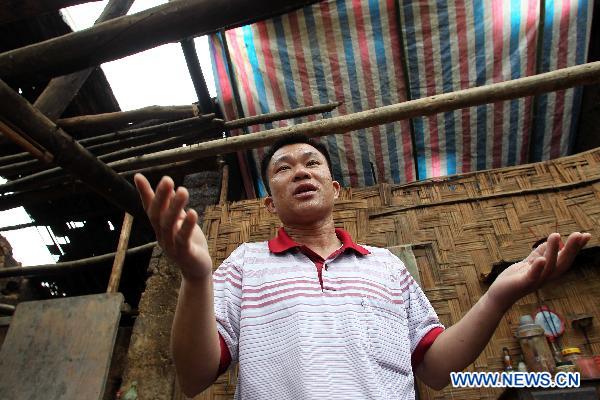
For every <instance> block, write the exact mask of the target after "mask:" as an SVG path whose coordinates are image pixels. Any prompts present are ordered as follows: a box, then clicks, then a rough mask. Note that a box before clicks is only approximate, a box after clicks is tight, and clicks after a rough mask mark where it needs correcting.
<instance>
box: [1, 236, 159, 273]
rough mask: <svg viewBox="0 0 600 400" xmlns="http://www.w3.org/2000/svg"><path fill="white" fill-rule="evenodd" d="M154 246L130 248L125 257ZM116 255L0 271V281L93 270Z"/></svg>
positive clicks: (154, 244) (146, 245)
mask: <svg viewBox="0 0 600 400" xmlns="http://www.w3.org/2000/svg"><path fill="white" fill-rule="evenodd" d="M154 246H156V242H151V243H147V244H144V245H142V246H137V247H132V248H130V249H129V250H127V255H128V256H130V255H133V254H139V253H142V252H144V251H148V250H152V249H153V248H154ZM115 254H116V253H108V254H103V255H100V256H95V257H89V258H83V259H80V260H76V261H66V262H61V263H56V264H44V265H32V266H29V267H11V268H4V269H0V279H3V278H10V277H13V276H40V275H42V276H47V275H54V274H60V273H65V272H69V271H72V270H76V269H80V268H86V267H87V268H86V269H89V268H93V267H91V266H92V265H94V264H98V263H101V262H106V261H110V260H112V259H113V257H114V256H115Z"/></svg>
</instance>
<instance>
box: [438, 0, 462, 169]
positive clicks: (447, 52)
mask: <svg viewBox="0 0 600 400" xmlns="http://www.w3.org/2000/svg"><path fill="white" fill-rule="evenodd" d="M437 16H438V29H439V30H440V34H439V38H440V61H441V64H442V85H443V86H442V88H443V91H444V93H447V92H452V91H453V90H454V85H453V84H452V67H453V65H452V61H453V60H452V50H451V49H450V27H449V26H448V24H449V22H448V0H437ZM456 62H458V60H456ZM438 132H439V131H438ZM440 136H441V135H440ZM444 137H445V143H446V146H445V151H444V150H442V149H440V150H441V151H440V152H441V153H442V154H444V153H445V154H446V157H445V158H446V174H447V175H453V174H455V173H456V130H455V126H454V111H450V112H445V113H444Z"/></svg>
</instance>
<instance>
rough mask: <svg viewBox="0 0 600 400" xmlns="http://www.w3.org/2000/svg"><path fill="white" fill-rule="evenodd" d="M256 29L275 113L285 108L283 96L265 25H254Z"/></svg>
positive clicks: (262, 22)
mask: <svg viewBox="0 0 600 400" xmlns="http://www.w3.org/2000/svg"><path fill="white" fill-rule="evenodd" d="M256 27H257V29H258V38H259V40H260V47H261V49H262V53H263V58H264V61H265V75H267V81H268V82H269V83H270V85H271V93H273V101H274V102H275V111H283V110H284V109H285V107H284V105H283V96H282V94H281V88H280V87H279V81H278V80H277V72H276V70H275V63H274V62H273V53H272V52H271V43H270V41H269V30H268V29H267V23H266V22H265V21H260V22H258V23H257V24H256Z"/></svg>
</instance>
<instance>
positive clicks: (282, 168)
mask: <svg viewBox="0 0 600 400" xmlns="http://www.w3.org/2000/svg"><path fill="white" fill-rule="evenodd" d="M288 168H289V167H288V166H287V165H282V166H281V167H279V168H277V169H276V170H275V172H279V171H283V170H284V169H288Z"/></svg>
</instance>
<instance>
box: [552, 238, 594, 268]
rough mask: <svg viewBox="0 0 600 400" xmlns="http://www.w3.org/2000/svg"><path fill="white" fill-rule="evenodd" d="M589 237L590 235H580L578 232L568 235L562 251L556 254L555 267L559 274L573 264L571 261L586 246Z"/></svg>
mask: <svg viewBox="0 0 600 400" xmlns="http://www.w3.org/2000/svg"><path fill="white" fill-rule="evenodd" d="M591 237H592V235H590V234H589V233H584V234H582V233H579V232H574V233H572V234H571V235H569V238H568V239H567V243H565V246H564V247H563V249H562V250H561V251H560V252H559V253H558V260H557V264H556V265H557V270H558V271H559V272H563V271H565V270H566V269H567V268H569V267H570V266H571V264H573V260H575V257H576V256H577V253H578V252H579V250H581V249H582V248H583V247H584V246H585V245H586V244H587V242H588V241H589V240H590V238H591Z"/></svg>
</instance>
